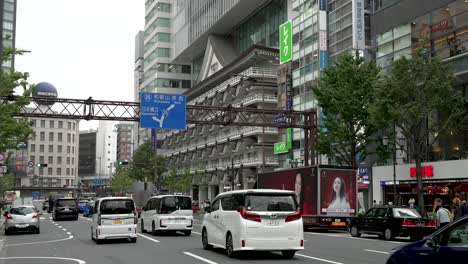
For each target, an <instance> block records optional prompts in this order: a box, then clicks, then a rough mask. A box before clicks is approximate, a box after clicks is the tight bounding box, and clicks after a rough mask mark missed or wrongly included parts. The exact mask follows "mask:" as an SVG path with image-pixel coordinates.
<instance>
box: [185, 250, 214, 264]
mask: <svg viewBox="0 0 468 264" xmlns="http://www.w3.org/2000/svg"><path fill="white" fill-rule="evenodd" d="M184 254H185V255H188V256H191V257H192V258H196V259H199V260H201V261H203V262H206V263H210V264H218V263H217V262H214V261H211V260H209V259H206V258H203V257H200V256H197V255H195V254H192V253H190V252H184Z"/></svg>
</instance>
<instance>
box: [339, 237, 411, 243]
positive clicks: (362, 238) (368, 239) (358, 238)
mask: <svg viewBox="0 0 468 264" xmlns="http://www.w3.org/2000/svg"><path fill="white" fill-rule="evenodd" d="M347 238H349V239H357V240H367V241H382V242H387V243H393V244H405V243H406V242H401V241H386V240H379V239H373V238H364V237H347Z"/></svg>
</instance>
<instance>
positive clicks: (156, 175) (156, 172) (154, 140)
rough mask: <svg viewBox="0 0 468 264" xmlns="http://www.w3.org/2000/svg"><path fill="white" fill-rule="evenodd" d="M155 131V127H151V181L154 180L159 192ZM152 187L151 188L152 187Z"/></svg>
mask: <svg viewBox="0 0 468 264" xmlns="http://www.w3.org/2000/svg"><path fill="white" fill-rule="evenodd" d="M156 135H157V133H156V129H155V128H153V129H151V138H152V144H153V151H154V179H153V182H154V187H156V188H157V191H158V192H159V191H160V190H159V187H160V186H158V185H159V184H158V144H157V141H156V140H157V136H156ZM154 187H153V188H154Z"/></svg>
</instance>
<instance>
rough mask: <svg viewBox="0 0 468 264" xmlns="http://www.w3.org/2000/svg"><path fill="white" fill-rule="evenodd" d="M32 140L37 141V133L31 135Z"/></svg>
mask: <svg viewBox="0 0 468 264" xmlns="http://www.w3.org/2000/svg"><path fill="white" fill-rule="evenodd" d="M31 140H36V131H33V132H32V133H31Z"/></svg>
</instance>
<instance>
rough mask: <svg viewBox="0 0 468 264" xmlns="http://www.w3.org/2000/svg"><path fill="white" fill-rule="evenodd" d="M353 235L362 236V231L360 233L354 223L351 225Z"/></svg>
mask: <svg viewBox="0 0 468 264" xmlns="http://www.w3.org/2000/svg"><path fill="white" fill-rule="evenodd" d="M351 236H352V237H360V236H361V233H359V231H358V228H357V226H356V225H353V226H352V227H351Z"/></svg>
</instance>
